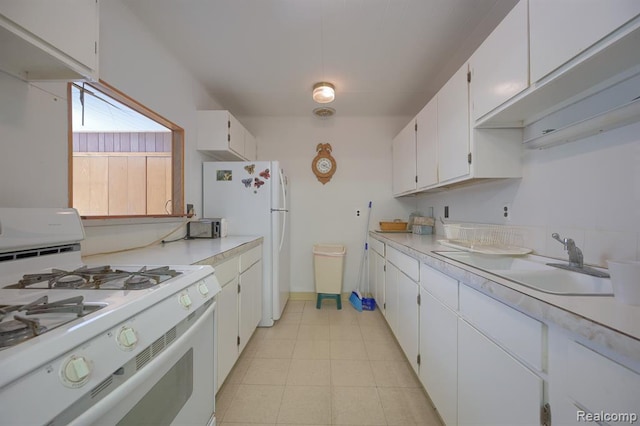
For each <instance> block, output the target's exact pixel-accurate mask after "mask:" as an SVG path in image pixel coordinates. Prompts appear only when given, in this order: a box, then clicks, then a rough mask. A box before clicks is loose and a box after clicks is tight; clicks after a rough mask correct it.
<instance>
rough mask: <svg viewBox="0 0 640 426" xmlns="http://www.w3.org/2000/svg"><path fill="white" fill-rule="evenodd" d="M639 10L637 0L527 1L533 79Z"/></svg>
mask: <svg viewBox="0 0 640 426" xmlns="http://www.w3.org/2000/svg"><path fill="white" fill-rule="evenodd" d="M639 13H640V2H639V1H637V0H608V1H602V0H563V1H556V0H529V37H530V49H531V52H530V55H531V56H530V57H531V81H532V82H536V81H538V80H540V79H541V78H543V77H544V76H546V75H547V74H549V73H550V72H552V71H553V70H555V69H556V68H558V67H559V66H561V65H563V64H564V63H566V62H567V61H569V60H570V59H572V58H574V57H575V56H577V55H578V54H580V53H581V52H582V51H584V50H585V49H587V48H588V47H590V46H591V45H593V44H594V43H596V42H598V41H599V40H601V39H602V38H604V37H605V36H606V35H608V34H609V33H611V32H613V31H614V30H615V29H617V28H619V27H620V26H622V25H623V24H624V23H626V22H627V21H629V20H631V19H632V18H633V17H635V16H637V15H638V14H639Z"/></svg>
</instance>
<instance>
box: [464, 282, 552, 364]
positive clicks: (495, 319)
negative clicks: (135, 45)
mask: <svg viewBox="0 0 640 426" xmlns="http://www.w3.org/2000/svg"><path fill="white" fill-rule="evenodd" d="M460 313H461V315H462V316H463V317H465V318H466V319H467V320H468V321H469V322H470V323H471V324H473V325H474V326H475V327H477V328H478V329H480V330H482V331H483V332H484V333H486V334H487V335H488V336H490V337H491V338H493V339H494V340H495V341H496V342H498V343H499V344H500V345H502V346H503V347H504V348H505V349H507V350H508V351H509V352H511V353H512V354H514V355H516V356H518V357H520V358H521V359H523V360H525V361H526V362H528V363H529V364H530V365H531V366H532V367H534V368H536V369H538V370H540V371H542V352H543V349H542V347H543V338H544V337H543V336H544V333H543V325H542V323H541V322H540V321H537V320H535V319H533V318H531V317H528V316H527V315H525V314H523V313H522V312H519V311H516V310H515V309H512V308H510V307H509V306H507V305H505V304H503V303H501V302H498V301H497V300H494V299H492V298H490V297H489V296H485V295H484V294H482V293H480V292H478V291H476V290H473V289H472V288H470V287H468V286H466V285H461V286H460Z"/></svg>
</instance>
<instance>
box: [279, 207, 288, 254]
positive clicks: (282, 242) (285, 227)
mask: <svg viewBox="0 0 640 426" xmlns="http://www.w3.org/2000/svg"><path fill="white" fill-rule="evenodd" d="M286 232H287V215H286V214H284V215H283V218H282V232H281V233H280V247H279V248H278V252H281V251H282V244H284V235H285V233H286Z"/></svg>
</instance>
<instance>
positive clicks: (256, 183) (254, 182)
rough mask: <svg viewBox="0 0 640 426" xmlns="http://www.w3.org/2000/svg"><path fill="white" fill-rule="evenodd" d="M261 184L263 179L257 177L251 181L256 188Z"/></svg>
mask: <svg viewBox="0 0 640 426" xmlns="http://www.w3.org/2000/svg"><path fill="white" fill-rule="evenodd" d="M262 185H264V181H263V180H261V179H258V178H255V179H254V181H253V186H255V187H256V188H260V187H261V186H262Z"/></svg>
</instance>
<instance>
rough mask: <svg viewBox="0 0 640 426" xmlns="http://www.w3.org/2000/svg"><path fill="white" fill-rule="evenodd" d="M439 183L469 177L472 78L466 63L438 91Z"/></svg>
mask: <svg viewBox="0 0 640 426" xmlns="http://www.w3.org/2000/svg"><path fill="white" fill-rule="evenodd" d="M437 122H438V181H439V182H446V181H449V180H452V179H455V178H459V177H462V176H467V175H469V172H470V167H471V160H470V159H469V154H470V152H471V150H470V145H469V144H470V139H469V79H468V66H467V64H465V65H464V66H462V67H461V68H460V69H459V70H458V71H457V72H456V73H455V74H454V75H453V77H451V78H450V79H449V81H447V82H446V83H445V85H444V86H443V87H442V89H440V91H439V92H438V119H437Z"/></svg>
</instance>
